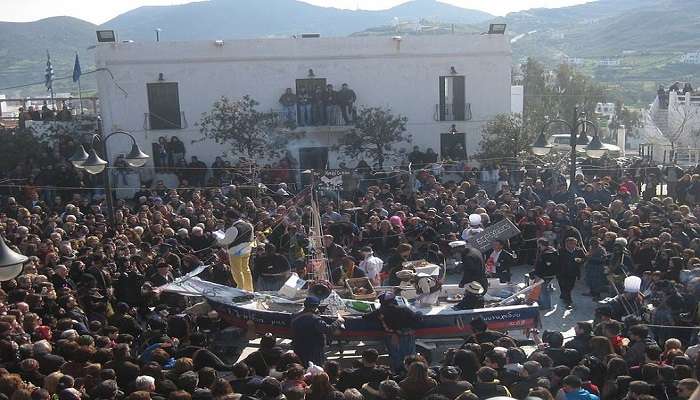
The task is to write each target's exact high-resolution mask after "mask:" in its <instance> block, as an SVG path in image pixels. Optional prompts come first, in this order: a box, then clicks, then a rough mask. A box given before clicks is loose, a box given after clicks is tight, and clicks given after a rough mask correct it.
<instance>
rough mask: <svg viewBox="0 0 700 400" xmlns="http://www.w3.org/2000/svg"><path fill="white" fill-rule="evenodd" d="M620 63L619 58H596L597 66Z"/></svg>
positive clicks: (613, 65)
mask: <svg viewBox="0 0 700 400" xmlns="http://www.w3.org/2000/svg"><path fill="white" fill-rule="evenodd" d="M620 64H621V61H620V59H619V58H604V59H602V60H598V66H599V67H619V66H620Z"/></svg>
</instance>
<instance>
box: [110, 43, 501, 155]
mask: <svg viewBox="0 0 700 400" xmlns="http://www.w3.org/2000/svg"><path fill="white" fill-rule="evenodd" d="M96 65H97V68H98V69H99V72H97V83H98V89H99V96H100V105H101V116H102V120H103V127H104V131H105V133H109V132H110V131H114V130H118V129H121V130H126V131H129V132H131V133H133V134H134V136H135V137H136V138H137V140H138V141H139V142H140V144H141V146H142V148H143V149H144V151H146V152H148V153H149V154H151V155H153V154H154V153H155V152H156V149H157V148H158V147H157V143H158V141H159V139H161V138H165V139H167V140H170V139H171V138H172V137H173V136H174V137H177V138H178V139H180V141H182V142H183V143H184V146H185V149H186V152H185V153H186V154H185V156H186V159H187V161H189V160H190V156H193V155H194V156H197V157H198V158H199V159H200V160H203V161H205V162H206V163H207V164H210V163H211V162H212V161H213V160H214V159H215V157H216V156H220V155H221V154H222V153H223V151H222V147H221V145H218V144H216V143H214V142H213V141H209V140H205V141H200V142H196V141H197V140H198V139H200V138H201V133H200V131H199V128H198V126H197V122H198V120H199V119H200V118H201V116H202V114H203V113H205V112H207V111H209V110H210V109H211V107H212V104H213V103H214V102H215V101H216V100H217V99H219V98H221V97H222V96H226V97H228V98H230V99H231V100H238V99H240V98H242V97H243V96H244V95H250V96H251V97H252V98H253V99H255V100H256V101H258V102H259V103H260V105H259V106H258V109H259V110H260V111H274V112H275V113H278V114H279V115H280V116H281V117H283V118H290V119H294V120H295V122H297V125H298V127H297V128H296V129H299V130H303V131H304V133H305V136H304V138H303V139H301V140H299V141H296V142H293V143H292V144H291V145H290V148H289V150H290V151H291V152H292V155H293V156H294V157H296V158H297V159H299V160H300V163H301V167H302V168H304V165H305V164H304V163H305V161H304V160H306V159H308V160H311V161H309V162H306V168H310V167H319V166H320V164H324V163H325V164H326V165H329V166H331V167H334V166H337V165H338V163H339V162H346V164H347V165H348V166H354V163H356V162H357V160H344V159H343V158H342V157H341V156H340V155H339V154H336V153H335V152H333V151H332V149H331V147H332V146H333V145H334V144H336V143H337V141H338V138H339V137H341V136H342V135H344V134H346V133H347V132H348V131H349V129H351V127H352V125H351V122H350V124H346V122H347V119H348V118H349V119H350V120H351V119H352V113H353V111H354V110H355V111H356V110H357V109H358V108H359V107H361V106H371V107H376V106H381V107H387V108H391V110H392V112H393V113H395V114H401V115H404V116H406V117H407V119H408V123H407V130H408V132H407V133H409V134H411V135H412V137H413V139H412V140H413V142H412V143H410V144H407V145H406V147H407V148H409V149H408V151H410V148H412V147H413V146H419V147H420V148H422V150H425V149H427V148H432V149H433V150H434V151H436V152H438V153H439V152H441V150H442V151H444V150H445V149H450V150H451V149H454V148H455V147H457V148H458V147H459V146H463V149H464V153H466V154H472V153H475V152H476V151H478V143H479V141H480V138H481V128H482V126H483V125H484V124H485V123H486V122H487V121H489V120H490V119H492V118H493V117H494V116H495V115H496V114H499V113H508V112H510V111H511V104H510V102H511V85H510V82H511V49H510V44H509V42H508V39H507V37H506V36H504V35H466V36H465V35H460V36H457V35H450V36H410V37H398V36H395V37H347V38H290V39H252V40H230V41H229V40H211V41H198V42H150V43H133V42H132V43H101V44H99V45H98V46H97V52H96ZM343 84H346V85H347V88H348V89H349V90H352V91H353V92H354V93H355V97H356V99H355V101H354V103H352V105H350V106H349V107H343V108H346V109H345V110H342V109H340V108H338V107H336V108H335V109H334V110H331V113H330V114H328V113H325V111H324V110H317V109H311V107H306V106H302V105H301V104H297V105H296V106H292V107H289V106H287V107H285V106H284V105H283V104H281V103H280V100H281V97H282V95H283V93H284V92H285V91H286V90H287V89H288V88H289V89H291V92H292V93H294V94H295V95H296V97H297V98H299V99H300V98H301V97H303V96H302V95H305V96H307V97H311V98H313V93H314V92H315V91H317V90H323V89H324V88H326V87H327V85H333V87H334V90H336V91H337V90H340V89H341V87H342V85H343ZM311 102H313V100H312V101H311ZM342 111H346V112H345V113H343V112H342ZM307 113H308V115H307ZM343 114H346V115H343ZM344 117H345V118H344ZM452 125H454V126H455V128H456V130H457V132H458V134H457V135H454V134H452V135H449V134H448V135H446V134H447V133H448V132H450V130H451V128H452ZM453 131H454V129H453ZM114 139H115V140H121V139H118V138H117V136H115V137H114ZM193 142H194V143H193ZM129 148H130V145H129V143H128V142H127V141H126V140H124V142H123V143H120V142H115V144H112V143H110V152H111V153H112V154H110V158H111V159H114V157H115V156H116V154H118V153H123V152H126V151H128V150H129ZM232 161H236V160H232ZM317 164H318V165H317Z"/></svg>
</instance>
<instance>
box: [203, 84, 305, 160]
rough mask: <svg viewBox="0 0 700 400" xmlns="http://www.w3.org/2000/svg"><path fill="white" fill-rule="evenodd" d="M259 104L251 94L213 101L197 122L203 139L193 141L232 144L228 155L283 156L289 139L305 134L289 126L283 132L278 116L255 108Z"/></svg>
mask: <svg viewBox="0 0 700 400" xmlns="http://www.w3.org/2000/svg"><path fill="white" fill-rule="evenodd" d="M258 105H259V103H258V102H257V101H255V100H254V99H253V98H251V97H250V96H248V95H246V96H243V98H242V99H240V100H237V101H231V100H229V99H228V98H227V97H221V99H219V100H217V101H216V102H214V104H213V105H212V109H211V110H210V111H209V112H206V113H203V114H202V118H201V119H200V121H199V122H198V123H197V125H198V126H199V131H200V132H201V133H202V138H201V139H198V140H194V141H193V143H195V142H201V141H204V140H206V139H211V140H214V141H215V142H216V143H218V144H221V145H227V146H230V147H229V148H228V149H226V150H224V154H225V155H229V156H235V155H238V156H243V157H245V158H247V159H248V160H256V159H266V158H272V157H277V156H279V155H281V154H282V153H283V152H284V151H285V150H286V149H287V145H288V144H289V142H290V141H292V140H294V139H298V138H299V137H301V136H302V135H303V133H298V132H295V131H294V130H289V129H285V130H284V132H281V130H282V129H279V128H280V126H279V124H278V123H277V120H276V118H275V115H274V114H273V113H265V112H260V111H258V110H256V107H257V106H258Z"/></svg>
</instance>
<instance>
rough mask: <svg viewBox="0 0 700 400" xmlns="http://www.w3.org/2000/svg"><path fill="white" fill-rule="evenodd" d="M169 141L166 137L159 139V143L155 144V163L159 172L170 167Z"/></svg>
mask: <svg viewBox="0 0 700 400" xmlns="http://www.w3.org/2000/svg"><path fill="white" fill-rule="evenodd" d="M169 147H170V146H169V144H168V139H166V138H165V136H161V137H159V138H158V142H157V143H154V144H153V154H155V157H154V159H153V163H154V164H155V166H156V169H157V170H158V171H162V170H164V169H165V168H167V167H168V148H169Z"/></svg>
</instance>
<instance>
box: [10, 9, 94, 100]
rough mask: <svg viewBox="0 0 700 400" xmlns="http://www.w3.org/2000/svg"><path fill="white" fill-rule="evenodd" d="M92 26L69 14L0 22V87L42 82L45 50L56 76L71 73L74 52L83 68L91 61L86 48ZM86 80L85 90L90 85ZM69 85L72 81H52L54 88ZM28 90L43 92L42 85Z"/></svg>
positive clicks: (91, 58) (90, 39) (58, 88)
mask: <svg viewBox="0 0 700 400" xmlns="http://www.w3.org/2000/svg"><path fill="white" fill-rule="evenodd" d="M95 29H96V25H94V24H91V23H89V22H86V21H83V20H80V19H77V18H72V17H52V18H46V19H42V20H39V21H35V22H24V23H17V22H0V38H1V39H0V40H1V41H2V42H1V43H2V45H1V46H0V87H7V86H13V85H21V84H26V83H30V82H42V81H43V80H44V70H45V68H46V50H49V52H50V53H51V60H52V64H53V67H54V71H55V76H56V77H59V76H61V75H63V76H65V75H72V73H73V61H74V58H75V52H76V51H78V52H79V55H80V60H81V69H82V70H83V71H87V69H88V68H89V66H90V65H93V64H94V62H93V58H94V57H93V55H92V54H91V53H90V52H88V51H87V50H86V49H87V47H88V46H90V45H91V44H93V43H94V42H95V39H94V38H95ZM86 78H87V77H86ZM86 83H87V87H86V88H88V89H89V88H90V87H91V84H90V83H89V82H86ZM71 88H72V80H68V81H56V82H55V89H56V91H66V90H70V89H71ZM92 88H94V85H92ZM30 89H31V90H33V92H34V93H42V94H43V93H45V92H46V90H45V89H44V88H43V87H38V88H37V87H33V88H30ZM84 89H85V88H84ZM17 91H19V90H17ZM13 92H16V91H12V90H9V91H3V93H4V94H12V93H13ZM26 92H27V91H26V90H24V91H22V93H26Z"/></svg>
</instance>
